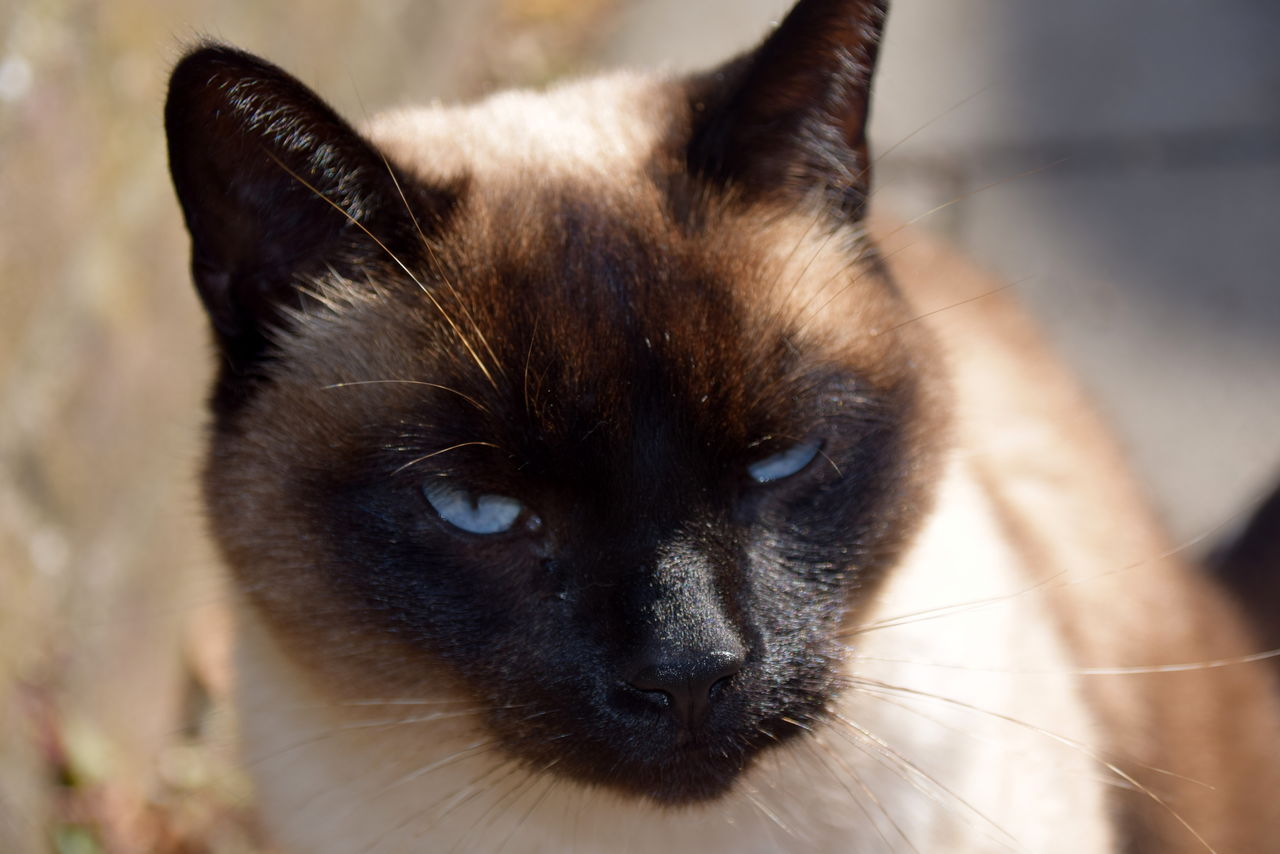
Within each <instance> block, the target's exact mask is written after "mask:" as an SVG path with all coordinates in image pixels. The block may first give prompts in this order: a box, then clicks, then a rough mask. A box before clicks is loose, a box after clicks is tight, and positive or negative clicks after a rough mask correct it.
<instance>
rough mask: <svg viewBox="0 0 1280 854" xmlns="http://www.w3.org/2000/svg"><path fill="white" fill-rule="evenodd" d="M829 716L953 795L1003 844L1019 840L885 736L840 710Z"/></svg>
mask: <svg viewBox="0 0 1280 854" xmlns="http://www.w3.org/2000/svg"><path fill="white" fill-rule="evenodd" d="M828 716H829V717H830V718H831V719H832V720H835V721H838V722H840V723H842V724H844V725H845V726H847V727H849V728H850V729H851V730H853V731H854V732H855V733H857V734H858V735H859V736H861V737H862V738H863V739H865V740H866V741H867V742H869V743H870V744H872V745H874V746H875V747H876V748H877V749H878V750H881V751H884V752H885V754H886V755H888V756H891V757H892V758H893V759H894V761H895V762H899V763H902V765H903V766H904V767H906V768H907V769H909V770H910V771H911V772H912V773H914V774H917V775H919V776H920V777H922V778H923V779H925V780H928V781H929V783H930V784H932V785H933V786H936V787H937V788H938V790H939V791H942V792H944V793H946V794H947V795H948V796H949V797H951V798H952V799H953V800H955V802H956V803H958V804H960V805H961V806H963V807H964V808H965V809H967V810H968V811H969V812H970V813H971V814H973V815H974V816H977V817H978V818H980V819H982V821H983V822H985V823H986V824H987V825H988V826H990V827H991V828H992V829H993V830H995V831H996V832H997V833H999V834H1000V835H1001V836H1002V837H1004V839H1005V840H1007V842H1004V843H1002V844H1004V845H1005V847H1011V846H1010V845H1009V843H1016V842H1017V840H1015V839H1014V838H1013V837H1012V836H1011V835H1010V834H1009V832H1008V831H1007V830H1005V829H1004V828H1002V827H1001V826H1000V825H998V824H997V823H996V822H994V821H992V820H991V819H990V818H989V817H988V816H987V815H986V813H984V812H982V811H981V810H980V809H978V808H977V807H975V806H974V805H973V804H971V803H969V801H967V800H965V799H964V798H963V797H961V796H960V795H958V794H957V793H956V792H955V791H954V790H953V789H951V788H950V787H949V786H947V785H946V784H945V783H943V782H942V781H941V780H939V779H938V778H937V777H935V776H933V775H932V774H930V773H929V772H928V771H925V770H924V769H923V768H921V767H920V766H919V765H918V764H917V763H915V762H913V761H912V760H910V759H908V758H907V757H906V756H903V755H902V753H901V751H899V750H897V749H895V748H894V747H893V746H892V745H891V744H889V743H888V742H887V741H885V740H884V739H883V738H881V737H880V736H878V735H876V734H874V733H872V732H871V731H870V730H868V729H867V728H866V727H864V726H862V725H860V724H858V723H856V722H854V721H852V720H850V719H849V718H847V717H845V716H844V715H841V714H839V713H838V712H829V713H828Z"/></svg>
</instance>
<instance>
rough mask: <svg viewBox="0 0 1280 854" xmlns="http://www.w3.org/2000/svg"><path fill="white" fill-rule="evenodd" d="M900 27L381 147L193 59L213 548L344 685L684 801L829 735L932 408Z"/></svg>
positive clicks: (177, 75) (242, 72) (255, 71)
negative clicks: (829, 711)
mask: <svg viewBox="0 0 1280 854" xmlns="http://www.w3.org/2000/svg"><path fill="white" fill-rule="evenodd" d="M883 11H884V10H883V3H877V2H853V0H846V2H817V0H805V2H802V3H801V4H800V6H799V7H798V8H797V10H796V11H795V12H793V13H792V15H791V16H790V17H789V18H787V20H786V21H785V22H784V23H783V24H782V26H781V27H780V28H779V29H778V30H777V31H776V32H775V33H774V34H773V35H772V36H771V37H770V38H769V39H768V40H767V41H766V42H765V43H764V45H762V46H761V48H760V49H758V50H757V51H755V52H753V53H751V54H748V55H746V56H744V57H742V58H740V59H738V60H736V61H734V62H731V63H729V64H727V65H726V66H724V67H723V68H720V69H718V70H716V71H714V72H711V73H708V74H704V75H700V76H696V77H692V78H682V79H656V78H654V79H651V78H639V77H633V76H616V77H611V78H605V79H603V80H597V81H588V82H585V83H580V84H573V85H569V86H566V87H562V88H559V89H556V90H553V91H551V92H549V93H545V94H541V95H534V94H507V95H500V96H497V97H495V98H492V99H490V100H488V101H486V102H482V103H481V104H479V105H475V106H472V107H465V108H449V109H437V110H431V111H420V112H412V111H410V112H405V113H400V114H393V115H391V116H388V117H386V118H384V119H381V120H379V121H378V122H376V123H375V124H374V126H373V128H372V130H371V131H370V132H369V134H368V135H361V134H358V133H357V132H356V131H354V130H353V129H351V128H350V127H349V126H348V125H347V124H345V123H344V122H343V121H342V120H341V119H340V118H339V117H338V116H337V115H335V114H334V113H333V112H332V111H331V110H330V109H329V108H328V107H327V106H326V105H325V104H324V103H323V102H322V101H320V100H319V98H318V97H317V96H316V95H314V94H313V93H312V92H310V91H309V90H308V89H306V88H305V87H304V86H303V85H302V84H300V83H299V82H297V81H296V80H294V79H293V78H291V77H289V76H288V75H286V74H285V73H284V72H282V71H280V70H279V69H277V68H275V67H273V66H271V65H269V64H267V63H264V62H262V61H261V60H258V59H256V58H254V57H251V56H248V55H246V54H243V53H240V52H237V51H235V50H232V49H229V48H225V47H218V46H205V47H201V48H200V49H198V50H196V51H194V52H192V53H191V54H190V55H188V56H187V57H186V58H185V59H184V60H183V61H182V62H181V63H180V64H179V66H178V68H177V69H176V71H175V72H174V77H173V82H172V87H171V91H170V97H169V102H168V106H167V110H166V120H167V127H168V132H169V139H170V154H171V163H172V169H173V176H174V183H175V184H176V186H177V190H178V194H179V197H180V199H181V202H182V207H183V212H184V214H185V216H186V220H187V224H188V226H189V228H190V230H191V234H192V237H193V244H194V252H193V255H194V257H193V269H194V276H195V280H196V284H197V287H198V290H199V293H200V296H201V298H202V300H203V301H204V304H205V307H206V308H207V310H208V313H209V315H210V318H211V320H212V324H213V328H214V330H215V333H216V340H217V342H218V348H219V354H220V369H219V373H218V377H217V381H216V386H215V391H214V394H213V399H212V406H213V412H214V429H213V440H212V450H211V453H210V456H209V460H208V465H207V470H206V494H207V498H208V502H209V506H210V511H211V516H212V520H213V527H214V530H215V533H216V535H217V537H218V539H219V541H220V543H221V546H222V549H223V552H224V554H225V556H226V558H227V560H228V562H229V564H230V565H231V568H232V570H233V571H234V574H235V577H236V579H237V581H238V582H239V583H240V584H241V585H242V587H243V589H244V590H245V591H247V594H248V597H249V599H250V601H251V603H252V606H253V607H255V608H256V609H258V611H259V612H260V613H261V615H262V616H263V617H264V619H265V621H266V622H267V624H268V625H269V626H271V628H272V629H273V630H274V632H275V633H276V635H277V636H278V637H279V638H280V640H281V643H282V645H283V646H284V647H285V648H286V649H287V650H288V651H289V653H290V655H291V656H293V657H294V658H296V660H297V661H298V662H300V663H301V664H302V666H303V667H304V668H305V669H306V670H307V671H308V672H309V673H311V674H312V675H313V677H314V679H315V681H316V683H317V684H320V685H322V686H324V689H323V690H325V691H326V692H328V693H329V694H330V695H332V696H339V697H359V696H361V695H366V696H377V697H394V696H398V695H403V696H419V695H421V694H423V693H424V692H428V691H439V690H441V687H440V686H442V685H444V686H448V687H447V690H448V691H450V692H453V693H454V694H455V695H457V696H464V697H468V698H472V700H473V701H474V703H475V704H477V705H478V706H479V707H481V708H484V709H485V710H486V712H485V715H484V724H483V725H484V727H485V728H487V730H488V731H489V732H491V733H492V734H494V735H495V736H496V737H497V738H498V739H499V741H500V742H501V744H502V747H503V749H504V750H505V751H506V752H507V753H508V754H510V755H512V756H514V757H517V758H519V759H521V760H524V761H526V762H527V763H529V764H530V766H531V767H534V768H543V767H551V766H554V771H555V773H558V774H563V775H566V776H568V777H570V778H573V779H576V780H578V781H581V782H586V783H589V784H600V785H605V786H610V787H613V788H614V789H616V790H620V791H623V792H626V793H630V794H633V795H639V796H643V797H648V798H650V799H652V800H655V801H658V802H661V803H669V804H681V803H691V802H695V801H698V800H703V799H707V798H711V797H715V796H717V795H719V794H721V793H723V792H725V791H726V790H727V789H728V788H729V787H730V786H731V785H732V783H733V781H734V780H735V779H736V778H737V777H738V775H739V774H740V773H741V772H742V771H743V770H744V769H745V768H747V767H749V766H750V764H751V763H752V761H753V759H754V757H756V756H757V755H758V754H759V752H760V751H762V750H764V749H766V748H768V747H769V746H770V745H773V744H776V743H779V742H785V741H786V740H787V739H789V738H791V737H793V736H795V735H797V734H799V733H801V732H803V730H804V728H805V727H806V726H807V724H808V722H810V721H813V720H816V719H819V718H820V717H821V716H822V714H823V711H824V709H825V708H826V706H827V704H828V703H829V701H830V700H831V697H832V696H833V694H834V693H835V692H836V691H837V690H838V689H839V680H838V678H837V676H836V670H837V668H838V663H839V661H840V659H841V657H842V655H843V653H844V647H843V646H842V644H841V642H840V640H839V637H838V633H839V631H840V629H841V627H842V626H844V625H845V624H846V621H847V620H849V619H850V615H851V614H854V613H856V612H857V610H858V608H859V607H860V604H861V603H864V602H865V601H866V599H867V597H868V596H870V595H871V594H872V593H873V591H874V590H875V586H876V583H877V580H878V579H879V578H880V577H881V576H882V575H883V574H884V573H885V572H886V571H887V570H889V569H890V568H891V567H892V564H893V562H894V560H895V557H896V556H897V555H898V554H899V552H900V550H901V549H902V547H903V545H904V543H905V542H906V540H907V539H908V538H909V536H910V535H911V533H912V531H913V528H914V526H915V523H916V520H917V519H918V518H919V516H920V515H921V514H922V512H923V508H924V505H925V504H926V503H927V500H928V493H929V482H928V481H929V479H930V473H931V471H932V468H931V461H932V457H933V454H932V452H931V448H932V439H931V437H932V436H934V435H935V433H936V431H937V428H938V422H939V420H940V419H939V417H938V415H937V412H936V409H937V407H936V406H934V405H933V403H932V400H933V398H932V397H931V396H930V392H929V389H930V387H931V380H930V378H929V377H928V375H927V367H926V366H927V365H928V364H930V352H929V348H928V345H927V342H925V341H923V340H922V339H921V337H920V333H919V332H918V330H917V329H916V328H915V327H916V325H915V324H912V323H910V320H911V313H910V311H909V309H908V308H907V307H906V306H904V305H903V304H902V302H901V301H900V299H899V297H898V295H897V294H896V292H895V289H894V287H893V284H892V283H891V282H890V281H888V280H887V277H886V273H885V271H884V268H883V266H882V264H881V263H880V262H879V260H878V259H877V256H876V252H875V250H874V247H872V246H871V245H870V244H869V243H868V242H867V240H866V237H865V234H864V232H863V230H862V228H861V222H862V219H863V216H864V209H865V204H866V200H867V195H868V172H869V168H868V167H869V161H868V158H867V153H866V144H865V136H864V130H865V124H866V117H867V99H868V89H869V85H870V79H871V74H872V68H873V64H874V60H875V54H876V47H877V42H878V39H879V33H880V28H881V25H882V21H883Z"/></svg>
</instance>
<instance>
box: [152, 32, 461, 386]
mask: <svg viewBox="0 0 1280 854" xmlns="http://www.w3.org/2000/svg"><path fill="white" fill-rule="evenodd" d="M165 128H166V130H167V133H168V138H169V165H170V170H171V172H172V175H173V183H174V187H175V189H176V190H177V193H178V199H179V201H180V202H181V203H182V211H183V214H184V215H185V217H186V222H187V228H188V230H189V231H190V232H191V242H192V273H193V276H194V279H195V284H196V288H197V290H198V291H199V293H200V298H201V300H202V301H203V302H204V306H205V308H206V310H207V311H208V314H209V318H210V320H211V322H212V325H213V329H214V332H215V334H216V338H217V341H218V345H219V347H220V349H221V350H222V353H223V356H224V365H225V366H227V368H228V369H229V371H230V374H229V376H232V377H234V376H249V375H251V374H252V373H253V371H254V370H256V366H257V365H258V364H259V363H260V362H261V361H262V357H263V355H264V354H265V353H266V352H267V351H268V350H269V349H270V346H271V343H270V342H271V337H272V334H273V331H274V330H275V329H278V328H280V327H287V326H288V324H289V318H290V317H291V316H294V315H296V314H297V313H299V312H306V311H309V310H312V309H314V308H315V307H316V306H315V300H314V298H313V297H311V296H310V295H309V294H308V292H307V289H306V285H307V283H308V282H309V281H310V280H313V279H316V278H321V277H327V276H335V275H336V276H340V277H345V278H347V279H350V280H353V281H357V282H359V281H363V280H364V279H366V278H367V277H369V276H372V275H374V274H375V273H376V271H377V270H378V269H379V267H380V266H386V267H389V268H391V269H392V271H393V273H394V272H395V270H394V267H395V265H396V264H397V263H403V264H405V265H410V264H413V263H414V262H415V255H414V253H415V252H418V251H419V250H420V247H421V242H422V232H423V230H426V231H427V232H428V233H430V231H431V230H432V229H433V228H435V227H436V226H438V225H439V224H440V223H441V222H442V221H443V217H444V216H445V215H446V213H447V211H448V210H449V209H450V207H451V205H452V204H453V201H454V198H455V196H454V194H453V193H452V192H451V191H449V190H447V189H446V188H428V187H424V186H422V185H421V184H419V183H418V182H415V181H412V180H410V179H409V178H408V176H406V175H405V174H404V173H403V172H401V171H400V170H398V169H397V168H396V167H395V166H394V165H393V164H392V163H390V162H389V161H388V160H387V159H385V158H384V157H383V156H382V154H381V153H380V152H379V151H378V150H377V149H375V148H374V147H373V145H371V144H370V143H369V142H368V141H366V140H365V139H364V138H363V137H362V136H361V135H360V134H359V133H357V132H356V131H355V130H354V129H353V128H352V127H351V126H350V125H348V124H347V123H346V122H345V121H344V120H343V119H342V118H340V117H339V116H338V114H337V113H336V112H334V111H333V110H332V109H331V108H330V107H329V106H328V105H327V104H326V103H325V102H324V101H322V100H321V99H320V97H319V96H318V95H316V94H315V93H314V92H312V91H311V90H310V89H309V88H307V87H306V86H305V85H303V84H302V83H301V82H300V81H298V80H297V79H296V78H294V77H292V76H290V75H289V74H287V73H285V72H284V71H282V70H281V69H279V68H277V67H276V66H274V65H272V64H271V63H269V62H266V61H264V60H262V59H259V58H258V57H255V56H252V55H250V54H247V53H244V52H243V51H239V50H236V49H234V48H231V47H227V46H224V45H217V44H208V45H203V46H200V47H198V48H197V49H195V50H193V51H191V52H190V53H188V54H187V55H186V56H185V57H184V58H183V59H182V61H181V62H179V63H178V65H177V67H176V68H175V69H174V72H173V77H172V79H171V81H170V85H169V98H168V101H167V103H166V105H165Z"/></svg>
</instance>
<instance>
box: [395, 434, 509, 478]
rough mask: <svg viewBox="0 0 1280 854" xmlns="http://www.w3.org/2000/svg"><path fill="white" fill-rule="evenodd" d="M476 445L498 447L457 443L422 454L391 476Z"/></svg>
mask: <svg viewBox="0 0 1280 854" xmlns="http://www.w3.org/2000/svg"><path fill="white" fill-rule="evenodd" d="M477 445H478V446H481V447H485V448H498V446H497V445H495V444H493V442H480V441H475V442H459V443H458V444H456V445H450V446H449V447H447V448H441V449H440V450H438V451H432V452H431V453H429V454H423V455H422V456H420V457H418V458H417V459H415V460H410V461H409V462H407V463H405V464H404V465H402V466H400V467H399V468H398V469H396V470H395V471H393V472H392V473H391V474H392V475H397V474H400V472H402V471H404V470H405V469H407V468H409V467H410V466H416V465H417V464H418V463H420V462H423V461H425V460H429V459H431V458H432V457H438V456H440V455H441V454H447V453H449V452H450V451H456V450H458V449H459V448H468V447H472V446H477ZM499 450H501V449H500V448H499Z"/></svg>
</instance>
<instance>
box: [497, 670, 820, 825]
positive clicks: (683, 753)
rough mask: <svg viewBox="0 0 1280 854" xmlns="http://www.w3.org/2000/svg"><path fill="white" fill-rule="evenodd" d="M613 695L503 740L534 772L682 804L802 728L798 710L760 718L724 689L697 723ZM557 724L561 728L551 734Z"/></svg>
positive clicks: (702, 797)
mask: <svg viewBox="0 0 1280 854" xmlns="http://www.w3.org/2000/svg"><path fill="white" fill-rule="evenodd" d="M632 693H633V692H632ZM619 694H621V695H622V699H621V700H620V701H619V702H616V703H612V704H610V706H609V707H608V708H607V709H605V708H596V709H593V710H592V711H591V712H590V713H588V714H583V715H577V716H570V715H561V714H552V713H548V714H545V715H541V716H539V717H538V718H536V720H537V721H539V724H538V726H537V727H536V730H537V731H530V730H528V729H526V730H524V731H523V732H520V733H518V735H516V737H511V736H510V735H508V737H506V738H504V741H505V742H506V744H507V746H508V749H509V750H510V751H511V752H513V753H515V754H517V755H518V756H519V757H520V758H521V759H522V760H524V761H525V762H526V763H527V764H529V765H530V766H531V767H534V768H537V769H539V770H548V771H550V772H552V773H556V774H560V775H563V776H566V777H568V778H570V779H573V780H575V781H577V782H579V783H583V784H586V785H588V786H601V787H604V788H608V789H612V790H614V791H615V792H618V793H620V794H623V795H626V796H630V797H635V798H640V799H644V800H648V801H650V802H652V803H656V804H658V805H660V806H665V807H683V806H691V805H694V804H698V803H705V802H708V801H713V800H716V799H717V798H720V797H723V796H725V795H727V794H729V793H730V792H731V791H732V790H733V788H734V785H735V783H736V782H737V781H738V780H739V778H741V776H742V775H743V774H744V773H745V772H746V771H747V770H748V769H750V768H751V767H752V765H753V764H754V763H755V761H756V760H757V758H758V757H759V756H760V755H761V754H762V753H763V752H764V751H766V750H768V749H770V748H772V747H776V746H778V745H780V744H783V743H785V742H786V741H788V740H789V739H791V738H793V737H795V736H798V735H801V734H803V732H804V728H803V727H802V726H800V725H798V724H797V721H798V720H799V719H801V718H803V717H804V715H803V713H800V712H797V713H796V715H795V716H792V715H789V714H777V715H771V716H768V717H765V718H762V717H761V716H760V715H759V714H758V713H753V712H752V710H751V704H750V703H749V702H747V701H745V700H744V698H743V697H742V696H740V695H738V694H735V693H731V692H726V694H728V695H729V696H726V697H724V698H719V701H718V702H717V703H716V704H715V706H714V708H713V709H711V710H710V711H709V712H708V713H706V714H705V715H704V716H703V717H702V718H700V719H697V720H690V719H685V718H681V717H680V716H679V715H677V714H674V713H672V710H670V709H664V708H662V707H661V705H660V703H657V702H654V701H653V699H652V698H636V697H634V696H627V692H621V691H620V692H619ZM615 699H617V698H615ZM637 700H638V702H637ZM628 701H631V702H628ZM646 703H647V704H648V705H647V706H646ZM655 707H656V708H655ZM553 718H554V719H555V720H553ZM557 724H559V725H561V726H562V728H561V729H559V730H558V731H555V732H552V730H555V729H556V727H557ZM497 728H498V729H499V731H503V730H504V727H502V726H501V725H500V724H499V726H498V727H497Z"/></svg>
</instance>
